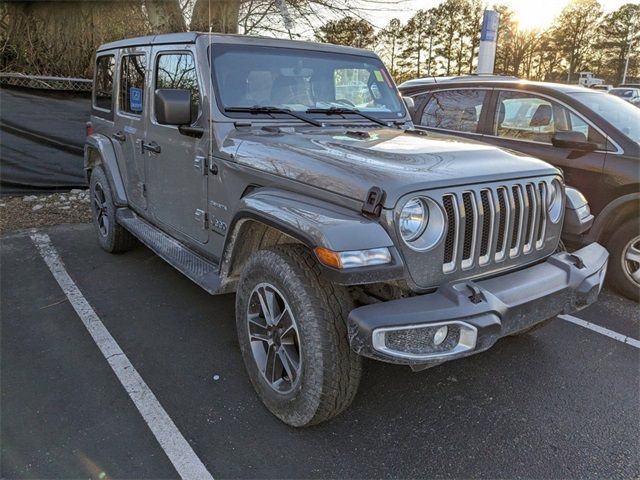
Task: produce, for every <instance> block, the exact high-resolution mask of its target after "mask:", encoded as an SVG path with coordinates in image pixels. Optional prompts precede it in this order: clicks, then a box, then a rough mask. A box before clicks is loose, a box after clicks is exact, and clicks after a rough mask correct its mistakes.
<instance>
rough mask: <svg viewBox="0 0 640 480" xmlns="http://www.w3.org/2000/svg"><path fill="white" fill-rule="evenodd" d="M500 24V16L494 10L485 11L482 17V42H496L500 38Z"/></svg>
mask: <svg viewBox="0 0 640 480" xmlns="http://www.w3.org/2000/svg"><path fill="white" fill-rule="evenodd" d="M499 22H500V14H499V13H498V12H496V11H494V10H485V11H484V16H483V17H482V31H481V32H480V41H482V42H495V41H496V38H498V23H499Z"/></svg>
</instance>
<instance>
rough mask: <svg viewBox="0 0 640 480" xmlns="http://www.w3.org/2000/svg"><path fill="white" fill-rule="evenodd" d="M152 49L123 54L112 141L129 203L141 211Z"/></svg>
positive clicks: (143, 205)
mask: <svg viewBox="0 0 640 480" xmlns="http://www.w3.org/2000/svg"><path fill="white" fill-rule="evenodd" d="M149 50H150V49H149V47H134V48H127V49H123V50H122V51H121V52H120V56H119V60H118V62H119V64H118V87H117V101H116V104H117V107H116V112H115V116H114V129H113V130H114V132H113V134H112V140H113V142H114V144H116V150H119V151H120V152H121V154H120V155H118V162H119V165H118V166H119V167H120V171H121V172H122V174H123V176H124V181H125V184H126V185H125V188H126V189H127V196H128V199H129V203H130V204H131V205H132V206H133V207H134V208H135V209H136V210H138V211H143V210H145V209H146V208H147V199H146V172H145V158H144V155H143V154H142V151H141V145H142V140H143V139H144V135H145V117H146V115H145V110H146V109H148V108H149V106H148V105H147V104H148V103H149V102H148V101H147V99H146V98H145V92H146V89H145V87H146V82H147V65H148V64H149Z"/></svg>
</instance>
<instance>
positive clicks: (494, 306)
mask: <svg viewBox="0 0 640 480" xmlns="http://www.w3.org/2000/svg"><path fill="white" fill-rule="evenodd" d="M608 257H609V254H608V252H607V251H606V250H605V249H604V248H603V247H602V246H600V245H599V244H597V243H592V244H591V245H588V246H586V247H584V248H582V249H580V250H578V251H576V252H573V253H572V254H570V253H566V252H562V253H557V254H555V255H552V256H551V257H549V258H548V259H547V260H546V261H545V262H544V263H541V264H538V265H534V266H532V267H528V268H526V269H524V270H519V271H516V272H512V273H508V274H505V275H502V276H499V277H495V278H491V279H488V280H480V281H475V282H474V281H461V282H455V283H450V284H445V285H442V286H441V287H440V288H439V289H438V290H437V291H436V292H434V293H431V294H426V295H420V296H416V297H411V298H405V299H400V300H392V301H388V302H383V303H376V304H372V305H366V306H364V307H359V308H356V309H355V310H353V311H352V312H351V313H350V315H349V319H348V329H349V342H350V344H351V348H353V350H354V351H355V352H357V353H358V354H360V355H363V356H367V357H371V358H374V359H377V360H382V361H386V362H391V363H399V364H405V365H412V366H430V365H435V364H439V363H442V362H444V361H447V360H453V359H456V358H461V357H466V356H469V355H473V354H475V353H479V352H482V351H484V350H486V349H488V348H489V347H491V346H492V345H493V344H494V343H495V342H496V341H497V340H498V339H499V338H501V337H504V336H506V335H510V334H513V333H516V332H519V331H521V330H524V329H526V328H528V327H531V326H533V325H535V324H536V323H539V322H541V321H543V320H546V319H548V318H551V317H554V316H555V315H558V314H561V313H571V312H574V311H576V310H580V309H581V308H584V307H586V306H587V305H590V304H591V303H593V302H595V301H596V299H597V297H598V294H599V293H600V290H601V288H602V284H603V282H604V277H605V273H606V270H607V259H608ZM445 326H446V327H447V328H446V329H444V328H442V329H441V331H440V332H439V338H438V340H440V343H439V344H438V345H436V344H435V343H434V335H435V334H436V331H437V329H438V328H440V327H445ZM443 331H444V332H448V333H444V335H445V337H444V340H441V339H442V337H443Z"/></svg>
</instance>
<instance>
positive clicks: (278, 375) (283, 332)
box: [247, 283, 302, 393]
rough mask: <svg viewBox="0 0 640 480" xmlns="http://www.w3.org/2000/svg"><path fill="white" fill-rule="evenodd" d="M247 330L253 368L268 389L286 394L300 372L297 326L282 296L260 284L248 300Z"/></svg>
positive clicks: (297, 379) (268, 286)
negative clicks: (254, 365) (254, 367)
mask: <svg viewBox="0 0 640 480" xmlns="http://www.w3.org/2000/svg"><path fill="white" fill-rule="evenodd" d="M247 329H248V333H249V342H250V345H251V352H252V354H253V359H254V361H255V362H256V366H257V367H258V370H260V373H261V374H262V376H263V377H264V379H265V380H266V381H267V383H268V384H269V386H270V387H271V388H272V389H273V390H275V391H276V392H278V393H288V392H290V391H291V390H293V388H294V387H295V386H296V385H297V383H298V381H299V378H300V373H301V370H302V361H301V355H300V338H299V333H298V326H297V323H296V320H295V318H294V316H293V312H292V310H291V308H290V307H289V304H288V302H287V301H286V299H285V297H284V295H283V294H282V293H281V292H280V291H279V290H278V289H277V288H276V287H274V286H273V285H271V284H268V283H260V284H259V285H257V286H256V287H255V288H254V289H253V291H252V292H251V295H250V297H249V306H248V309H247Z"/></svg>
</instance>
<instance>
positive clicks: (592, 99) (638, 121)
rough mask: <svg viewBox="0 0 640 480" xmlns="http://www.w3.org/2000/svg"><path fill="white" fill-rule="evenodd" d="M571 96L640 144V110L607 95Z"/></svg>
mask: <svg viewBox="0 0 640 480" xmlns="http://www.w3.org/2000/svg"><path fill="white" fill-rule="evenodd" d="M570 95H571V96H572V97H573V98H575V99H576V100H577V101H579V102H580V103H582V104H583V105H585V106H586V107H587V108H589V109H591V110H593V111H594V112H596V113H597V114H598V115H600V116H601V117H602V118H604V119H605V120H606V121H608V122H609V123H610V124H612V125H613V126H614V127H616V128H617V129H618V130H620V131H621V132H622V133H624V134H625V135H626V136H627V137H629V138H630V139H631V140H632V141H634V142H637V143H640V108H638V107H634V106H633V105H631V104H630V103H628V102H625V101H624V100H621V99H620V98H618V97H615V96H613V95H609V94H607V93H596V92H574V93H571V94H570Z"/></svg>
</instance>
